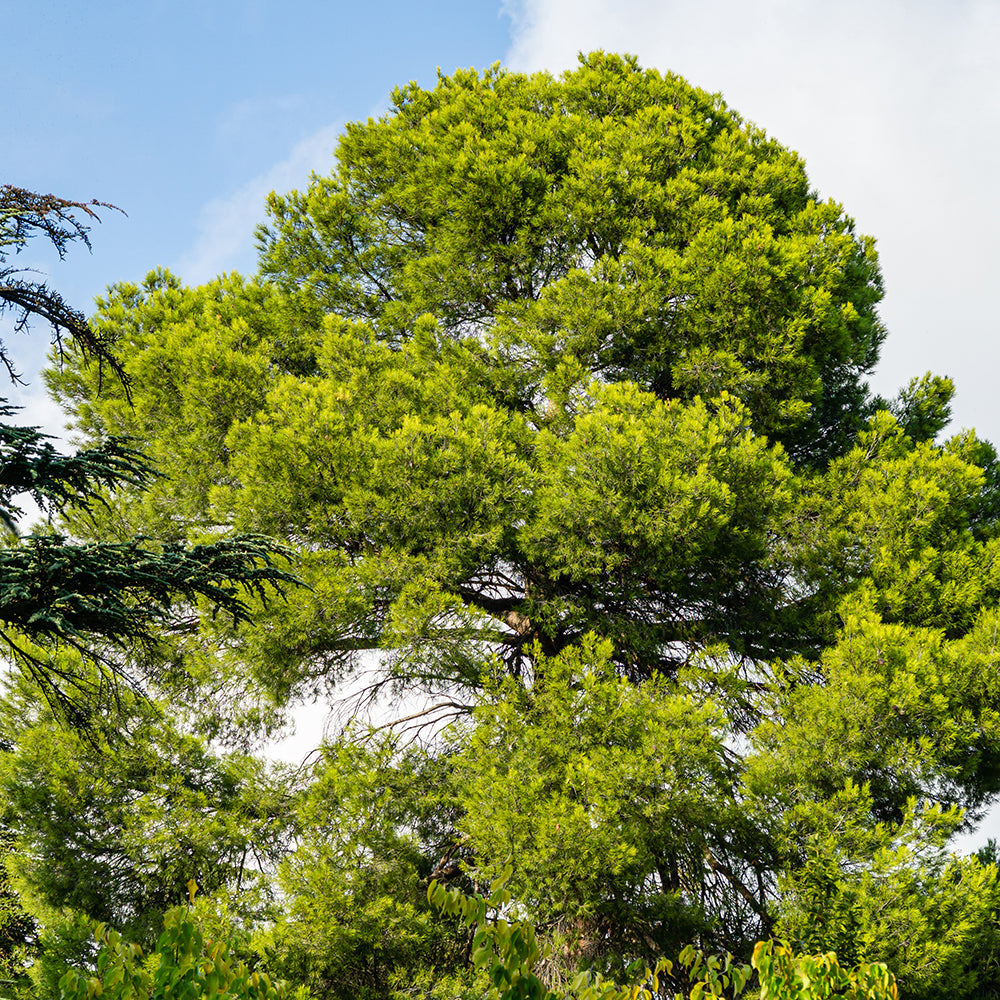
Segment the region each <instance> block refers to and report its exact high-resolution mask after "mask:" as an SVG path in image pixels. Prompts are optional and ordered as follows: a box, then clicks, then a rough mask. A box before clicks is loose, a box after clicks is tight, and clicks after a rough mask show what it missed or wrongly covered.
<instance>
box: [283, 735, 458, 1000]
mask: <svg viewBox="0 0 1000 1000" xmlns="http://www.w3.org/2000/svg"><path fill="white" fill-rule="evenodd" d="M436 770H437V771H438V772H440V770H441V769H440V768H439V767H436V765H435V762H434V761H433V759H429V758H428V757H427V756H426V755H425V754H424V753H421V752H420V751H419V750H417V749H416V748H410V749H408V750H404V751H401V750H398V749H397V748H396V741H395V740H393V739H390V738H383V739H381V740H380V739H378V738H377V736H376V735H375V734H371V735H370V736H369V737H367V738H362V737H361V734H358V735H357V738H356V740H355V741H350V740H348V739H346V738H345V739H344V740H342V741H341V742H340V743H338V744H336V745H327V746H324V748H323V749H322V751H321V756H320V758H319V760H318V761H317V762H316V763H315V765H314V766H313V768H312V774H311V780H310V781H309V782H308V786H307V789H306V790H305V791H304V793H303V794H302V795H301V797H300V799H299V801H298V803H297V806H296V810H295V817H296V819H295V822H296V847H295V850H294V851H292V852H290V853H289V855H288V856H287V857H286V858H285V859H284V860H283V862H282V864H281V866H280V869H279V873H278V884H279V887H280V890H281V892H282V894H283V897H284V899H285V900H286V905H285V908H284V912H283V915H282V918H281V919H280V920H279V921H278V922H277V923H276V925H275V926H274V928H273V930H272V931H271V944H270V950H271V954H272V955H273V958H272V961H273V963H274V964H275V966H276V967H280V969H281V971H282V974H283V975H285V976H287V977H288V978H289V979H291V980H293V981H295V982H299V983H302V984H304V985H305V986H306V987H307V988H308V990H309V992H310V993H311V994H312V995H313V996H316V997H324V998H326V997H330V998H340V997H342V998H344V1000H347V998H352V997H357V996H365V997H386V996H392V997H400V998H402V997H404V996H407V995H409V994H410V990H411V987H412V983H413V982H414V981H419V980H421V979H422V978H423V979H425V980H427V979H428V977H429V981H428V982H427V985H426V989H427V990H428V991H429V992H434V993H436V992H437V991H438V990H440V989H442V983H439V982H437V981H438V980H447V979H451V980H453V983H452V985H453V986H454V988H455V989H460V988H462V983H461V978H462V975H463V971H464V965H465V962H464V957H465V956H464V942H463V941H462V940H461V939H460V938H458V937H457V936H456V935H455V933H454V928H453V927H452V926H450V924H449V923H447V922H442V921H440V920H434V919H432V917H433V914H432V911H431V910H430V908H429V906H428V903H427V899H426V886H427V881H428V879H429V878H430V875H431V873H432V871H433V870H434V869H435V866H437V865H440V864H441V863H442V862H444V863H445V864H447V863H448V861H452V860H454V837H453V829H452V826H451V822H450V821H452V820H453V815H452V814H453V812H454V809H453V807H449V804H448V799H449V796H448V794H447V788H446V787H445V788H442V787H441V784H440V781H439V780H435V779H439V777H440V775H439V774H436V773H435V771H436ZM455 977H457V978H458V980H459V981H458V982H454V979H455Z"/></svg>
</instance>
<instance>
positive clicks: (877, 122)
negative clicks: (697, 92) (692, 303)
mask: <svg viewBox="0 0 1000 1000" xmlns="http://www.w3.org/2000/svg"><path fill="white" fill-rule="evenodd" d="M513 24H514V41H513V45H512V48H511V51H510V53H509V58H508V64H509V65H510V66H511V67H512V68H515V69H522V70H535V69H543V68H544V69H549V70H552V71H561V70H563V69H568V68H572V66H574V65H575V63H576V53H577V52H578V51H585V52H586V51H590V50H592V49H596V48H601V49H605V50H609V51H626V52H633V53H635V54H636V55H638V56H639V59H640V61H641V63H642V64H643V65H645V66H652V67H656V68H657V69H660V70H668V69H669V70H673V71H675V72H678V73H680V74H682V75H683V76H685V77H686V78H687V79H688V80H689V81H690V82H691V83H693V84H695V85H697V86H700V87H703V88H705V89H707V90H711V91H721V92H722V93H723V95H724V96H725V98H726V100H727V102H728V103H729V104H730V105H731V106H732V107H734V108H735V109H736V110H737V111H739V112H740V113H741V114H742V115H743V116H744V117H745V118H748V119H751V120H753V121H755V122H757V123H758V124H759V125H761V126H762V127H764V128H765V129H766V130H767V131H768V133H769V134H771V135H773V136H774V137H775V138H777V139H778V140H779V141H780V142H782V143H784V144H785V145H788V146H790V147H792V148H793V149H796V150H798V151H799V152H800V153H801V154H802V155H803V156H804V158H805V160H806V164H807V167H808V169H809V175H810V178H811V179H812V181H813V184H814V186H815V187H817V189H818V190H819V191H820V193H821V194H822V195H823V196H824V197H833V198H836V199H837V200H838V201H840V202H842V203H843V204H844V206H845V207H846V209H847V211H848V212H849V213H850V214H851V215H853V216H854V217H855V219H856V220H857V223H858V228H859V230H860V231H861V232H865V233H870V234H872V235H874V236H875V237H876V238H877V240H878V244H879V249H880V255H881V260H882V267H883V272H884V275H885V279H886V289H887V295H886V299H885V301H884V304H883V308H882V315H883V318H884V319H885V321H886V322H887V324H888V326H889V331H890V337H889V340H888V341H887V343H886V346H885V349H884V351H883V363H882V365H881V368H880V373H879V376H878V378H877V380H876V384H877V386H878V388H879V389H880V390H881V391H883V392H891V391H893V389H894V388H895V387H897V386H899V385H900V384H901V383H904V382H905V381H906V380H907V379H908V378H909V377H910V376H911V375H914V374H921V373H922V372H923V371H925V370H926V369H933V370H934V371H936V372H940V373H943V374H950V375H952V377H954V378H955V380H956V382H957V385H958V398H957V400H956V408H955V411H956V423H958V424H959V425H975V426H976V427H977V428H978V429H979V430H980V432H981V433H982V434H984V436H986V437H990V438H992V439H994V440H996V439H1000V404H998V403H997V402H994V390H993V382H994V376H993V372H994V371H995V370H996V369H997V368H998V367H1000V337H998V336H997V332H998V330H997V321H996V319H995V316H996V311H995V308H994V304H993V292H992V289H991V285H992V283H993V280H994V275H995V274H996V272H997V270H998V269H1000V237H998V227H997V220H998V218H1000V187H997V186H996V185H995V184H994V183H993V179H994V178H995V177H996V176H997V173H998V167H1000V74H998V73H997V71H996V68H995V58H994V54H995V52H996V51H997V48H998V46H1000V7H998V6H997V5H995V4H990V3H986V2H978V3H976V2H968V0H959V2H956V3H951V4H940V3H935V2H932V0H925V2H923V3H919V2H918V3H903V2H902V0H897V2H890V0H842V2H841V3H839V4H836V5H831V4H827V3H818V2H802V0H795V2H792V0H701V2H699V3H693V2H691V0H666V2H662V0H661V2H652V0H614V2H613V3H612V2H609V0H523V2H522V3H521V4H520V5H519V6H518V7H517V8H516V9H515V10H514V11H513Z"/></svg>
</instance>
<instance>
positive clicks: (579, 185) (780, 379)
mask: <svg viewBox="0 0 1000 1000" xmlns="http://www.w3.org/2000/svg"><path fill="white" fill-rule="evenodd" d="M337 160H338V163H337V167H336V169H335V170H334V171H333V173H332V174H331V175H330V176H329V177H324V178H314V179H313V181H312V183H311V184H310V186H309V188H308V189H307V190H306V191H304V192H293V193H292V194H290V195H288V196H287V197H278V196H274V195H272V197H271V200H270V210H271V215H272V220H273V221H272V223H271V224H270V225H269V226H267V227H264V228H262V230H261V231H260V234H259V238H260V243H261V246H262V249H263V260H262V271H263V273H264V274H265V275H266V276H267V277H269V278H272V279H273V280H275V281H277V282H278V283H279V284H280V285H281V286H282V287H284V288H287V289H300V290H302V291H304V292H306V293H307V294H308V298H309V300H310V303H311V305H313V306H314V307H317V308H319V309H321V310H323V311H326V312H331V313H336V314H339V315H342V316H347V317H350V318H352V319H355V320H365V321H368V322H370V323H371V324H372V325H373V327H374V329H375V330H376V331H377V336H378V337H379V338H380V339H384V340H386V341H388V342H392V343H395V342H398V341H399V340H400V339H405V338H406V337H407V335H408V331H409V330H411V329H412V325H413V322H414V320H415V319H416V318H417V317H418V316H419V315H420V314H421V313H425V312H426V313H431V314H432V315H434V316H435V317H436V319H437V320H438V322H439V324H440V325H441V328H442V330H444V331H445V332H447V334H449V335H450V336H453V337H456V338H460V337H463V336H473V337H476V338H478V339H479V340H480V341H482V342H484V343H486V342H489V343H491V344H492V346H493V347H494V349H495V351H496V361H497V362H498V363H500V364H502V366H503V367H504V369H505V370H508V371H511V370H512V371H513V372H514V373H516V384H515V385H514V386H513V387H512V388H511V391H512V392H513V394H514V396H515V397H516V399H517V400H518V402H520V404H521V405H522V406H523V407H525V408H534V409H539V408H541V407H544V405H545V404H546V403H547V402H551V401H552V400H553V398H554V399H555V400H556V401H559V400H560V398H561V397H562V396H563V395H564V394H565V393H567V392H571V391H572V388H573V384H574V383H575V384H577V385H578V384H580V383H581V382H586V381H587V380H589V379H590V378H595V377H596V378H599V379H601V380H604V381H621V380H628V381H634V382H636V383H637V384H638V385H640V386H641V387H642V388H644V389H647V390H649V391H651V392H653V393H654V394H655V395H657V396H658V397H660V398H661V399H667V398H680V399H684V400H690V399H691V398H693V397H694V396H695V395H697V394H701V395H703V396H717V395H719V393H721V392H723V391H728V392H730V393H732V394H733V395H734V396H736V397H737V398H739V399H741V400H743V401H744V402H745V403H746V404H747V406H748V407H749V409H750V411H751V413H752V414H753V423H754V427H755V429H756V430H757V431H758V432H761V433H765V434H768V435H769V436H770V437H772V439H777V440H782V441H785V442H786V443H788V444H789V446H791V447H792V450H793V453H794V454H795V455H796V456H797V457H800V458H801V459H803V460H805V461H810V462H821V461H823V460H824V459H826V458H828V457H829V456H830V455H831V454H832V453H836V452H837V451H840V450H842V449H843V448H844V446H845V444H846V443H847V441H848V440H849V436H850V433H851V431H853V430H854V429H856V428H857V427H858V425H859V420H860V417H861V416H862V414H861V412H860V411H861V410H862V409H863V403H864V401H865V398H866V393H865V387H864V384H863V382H862V381H861V380H862V379H863V377H864V376H865V375H866V374H867V373H868V372H870V371H871V369H872V367H873V366H874V364H875V362H876V360H877V356H878V348H879V345H880V343H881V341H882V339H883V336H884V331H883V328H882V326H881V324H880V322H879V320H878V318H877V315H876V313H875V305H876V303H877V302H878V300H879V299H880V298H881V294H882V291H881V281H880V276H879V271H878V265H877V261H876V256H875V251H874V245H873V241H872V240H871V239H869V238H858V237H856V236H855V235H854V232H853V224H852V222H851V220H850V219H849V218H848V217H846V216H845V215H844V213H843V211H842V209H841V208H840V206H839V205H837V204H835V203H833V202H825V201H821V200H819V199H818V198H817V197H816V195H815V194H812V193H811V192H810V190H809V183H808V179H807V177H806V173H805V168H804V165H803V163H802V160H801V159H800V158H799V157H798V156H797V155H796V154H795V153H793V152H791V151H789V150H787V149H785V148H783V147H782V146H780V145H779V144H778V143H776V142H774V141H773V140H771V139H769V138H767V136H766V135H765V134H764V132H763V131H761V130H760V129H759V128H757V127H755V126H753V125H750V124H748V123H746V122H744V121H743V120H742V119H741V118H740V117H739V115H737V114H735V113H734V112H733V111H732V110H730V109H729V108H728V107H727V106H726V105H725V103H724V102H723V101H722V100H721V99H720V98H719V97H718V95H711V94H707V93H705V92H704V91H701V90H698V89H696V88H694V87H692V86H690V85H689V84H687V83H686V82H685V81H684V80H682V79H681V78H679V77H677V76H674V75H673V74H666V75H661V74H660V73H658V72H656V71H655V70H641V69H640V68H639V67H638V65H637V64H636V61H635V60H634V59H631V58H621V57H618V56H608V55H603V54H601V53H597V54H594V55H591V56H589V57H587V58H586V59H582V60H581V65H580V67H579V68H578V69H577V70H576V71H574V72H571V73H567V74H565V75H564V76H563V77H562V78H561V79H558V80H557V79H553V78H552V77H550V76H548V75H547V74H536V75H533V76H523V75H520V74H513V73H507V72H505V71H502V70H499V69H496V68H495V69H493V70H490V71H488V72H486V73H484V74H482V75H479V74H477V73H475V72H474V71H468V72H457V73H456V74H455V75H454V76H451V77H440V78H439V80H438V85H437V87H436V88H435V89H433V90H430V91H428V90H422V89H421V88H419V87H418V86H417V85H416V84H410V85H409V86H408V87H406V88H403V89H400V90H397V91H396V92H395V93H394V94H393V107H392V110H391V111H390V112H389V113H388V114H387V115H385V116H383V117H382V118H380V119H378V120H377V121H375V120H371V119H369V120H368V121H367V122H364V123H354V124H352V125H349V126H348V127H347V130H346V134H345V135H344V137H343V139H342V140H341V143H340V146H339V149H338V154H337Z"/></svg>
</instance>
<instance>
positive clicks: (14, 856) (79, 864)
mask: <svg viewBox="0 0 1000 1000" xmlns="http://www.w3.org/2000/svg"><path fill="white" fill-rule="evenodd" d="M14 687H15V690H14V691H13V692H10V693H8V695H7V697H6V698H5V699H4V702H3V704H2V708H0V711H2V732H3V737H4V740H5V741H6V746H7V749H6V750H5V751H4V752H3V753H2V754H0V807H2V810H3V813H2V815H3V822H4V827H5V829H6V831H7V836H8V850H7V853H6V855H5V858H4V863H5V870H6V871H7V873H8V874H9V877H10V885H11V888H12V890H13V891H14V893H15V894H16V898H17V900H18V905H19V906H20V907H21V908H23V910H24V911H25V912H26V913H27V914H28V915H30V917H31V918H32V919H33V920H34V921H35V922H36V923H37V925H39V926H40V927H42V928H43V929H44V933H43V934H42V935H41V938H40V941H39V945H40V948H39V957H38V961H37V963H36V968H35V970H34V975H35V978H36V979H38V980H39V981H40V982H48V983H49V984H50V985H51V984H54V982H55V980H57V979H58V977H59V975H61V974H62V971H63V970H64V968H65V965H66V964H67V963H79V962H80V961H83V960H85V959H86V957H87V955H88V949H89V947H90V946H89V944H88V943H87V938H88V935H87V933H86V927H87V926H88V924H87V921H91V922H93V921H95V920H100V921H105V922H109V923H112V924H114V925H115V926H117V927H119V928H121V929H122V931H123V932H124V933H126V934H127V935H128V936H129V937H130V939H132V940H134V941H136V942H138V943H140V944H142V945H143V946H147V947H148V946H149V945H151V944H152V942H153V941H154V940H155V937H156V928H157V927H158V925H159V922H160V920H161V915H162V913H163V912H164V910H166V909H167V908H168V907H169V905H170V904H171V902H172V901H173V900H175V899H176V898H177V897H178V895H179V894H180V893H182V891H183V887H184V885H185V884H186V882H187V881H188V880H189V879H191V878H197V879H199V880H200V881H201V882H202V883H203V884H204V886H205V888H206V889H207V891H208V892H210V893H215V894H216V895H217V896H218V897H219V898H221V899H230V900H231V902H232V909H233V911H234V914H235V915H236V916H238V917H239V916H241V917H242V918H244V919H247V918H250V919H253V918H259V917H260V915H261V914H262V912H264V907H265V906H266V904H267V902H268V900H269V896H270V892H269V885H268V882H267V878H266V876H267V873H268V872H269V871H270V870H272V869H273V867H274V865H275V864H276V861H277V858H278V857H279V856H280V854H281V852H282V849H283V835H284V832H285V822H284V819H283V817H284V812H285V810H286V808H287V806H286V805H285V803H284V802H283V795H282V794H281V792H280V791H279V789H278V788H276V787H275V786H274V784H272V782H271V780H270V779H269V778H268V776H267V775H266V773H265V771H264V767H263V765H262V764H261V763H260V762H259V761H255V760H254V759H252V758H249V757H247V756H245V755H238V754H231V755H228V756H226V757H221V756H218V755H216V754H213V753H211V752H209V750H208V749H207V748H206V747H205V745H204V742H203V741H201V740H199V739H197V738H195V737H192V736H190V735H186V734H184V733H183V732H181V731H179V730H178V727H177V726H176V724H175V723H174V722H173V720H171V719H170V717H169V716H167V715H165V714H164V713H163V712H162V711H161V710H160V709H158V708H157V707H156V706H155V705H154V704H152V703H151V702H149V701H148V700H145V699H141V698H136V697H135V696H132V695H130V694H129V693H127V692H122V693H121V694H120V698H119V709H118V712H117V714H116V715H114V716H108V715H107V714H106V713H105V714H104V715H102V716H101V717H95V718H92V719H90V720H88V724H87V725H86V726H85V727H84V728H82V729H81V728H72V729H71V728H67V727H65V726H64V725H61V724H60V721H59V719H58V718H54V717H53V715H52V712H51V710H50V709H49V708H48V707H47V706H45V705H44V704H42V705H39V704H38V703H37V697H33V695H32V692H31V689H30V687H29V686H28V685H27V683H26V682H24V681H22V682H20V683H19V684H18V683H15V685H14ZM48 995H51V994H48Z"/></svg>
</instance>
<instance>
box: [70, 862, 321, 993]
mask: <svg viewBox="0 0 1000 1000" xmlns="http://www.w3.org/2000/svg"><path fill="white" fill-rule="evenodd" d="M189 887H190V893H191V900H192V902H193V901H194V893H195V888H196V884H195V882H194V880H193V879H192V880H191V882H190V883H189ZM95 936H96V938H97V941H98V943H99V945H100V948H99V951H98V953H97V959H96V962H95V965H96V974H88V973H87V972H85V971H80V970H76V969H71V970H70V971H68V972H67V973H66V974H65V975H64V976H63V977H62V979H61V980H60V981H59V990H60V997H61V1000H93V998H95V997H103V998H106V1000H199V998H202V997H204V998H206V1000H283V998H284V997H285V996H287V990H286V988H285V986H284V984H282V983H272V982H271V980H270V978H269V977H268V975H267V973H265V972H262V971H260V970H254V971H251V970H250V969H249V968H248V967H247V965H246V964H245V963H244V962H242V961H239V960H237V959H236V958H235V957H234V956H233V954H232V952H233V949H234V943H233V941H231V940H229V941H226V940H221V941H213V940H211V939H208V938H206V937H205V935H204V933H203V932H202V929H201V927H200V926H199V923H198V921H197V920H196V919H195V918H194V917H193V915H192V912H191V910H190V909H188V908H187V907H183V906H177V907H173V908H172V909H170V910H168V911H167V912H166V914H165V915H164V918H163V932H162V933H161V934H160V936H159V938H158V939H157V942H156V948H155V951H152V952H151V954H150V956H149V959H147V960H144V955H143V950H142V948H141V947H140V946H139V945H138V944H132V943H129V942H127V941H125V940H124V939H123V938H122V935H121V934H120V933H119V932H118V931H115V930H111V929H110V928H107V927H105V925H104V924H98V925H97V930H96V935H95ZM297 996H298V997H299V1000H302V995H301V994H297Z"/></svg>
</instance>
